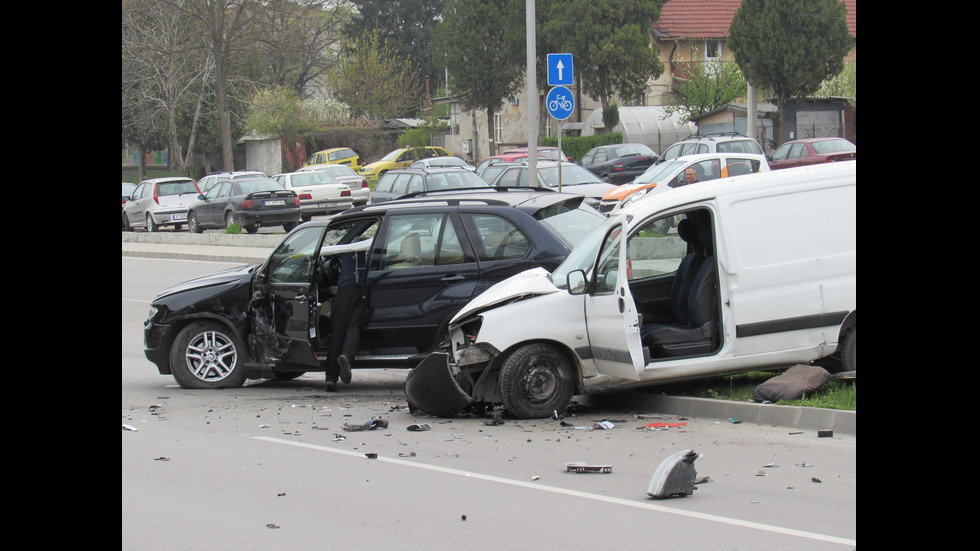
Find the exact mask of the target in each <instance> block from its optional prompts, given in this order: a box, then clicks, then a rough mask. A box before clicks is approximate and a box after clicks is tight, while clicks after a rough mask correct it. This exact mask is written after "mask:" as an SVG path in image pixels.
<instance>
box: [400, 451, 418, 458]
mask: <svg viewBox="0 0 980 551" xmlns="http://www.w3.org/2000/svg"><path fill="white" fill-rule="evenodd" d="M398 457H415V452H408V453H405V452H398Z"/></svg>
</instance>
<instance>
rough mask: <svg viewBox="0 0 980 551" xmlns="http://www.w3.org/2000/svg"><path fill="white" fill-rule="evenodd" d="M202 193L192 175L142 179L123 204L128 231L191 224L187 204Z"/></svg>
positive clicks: (177, 227)
mask: <svg viewBox="0 0 980 551" xmlns="http://www.w3.org/2000/svg"><path fill="white" fill-rule="evenodd" d="M200 194H201V190H200V189H198V187H197V183H195V182H194V180H191V179H190V178H180V177H170V178H153V179H150V180H143V181H142V182H140V184H139V185H138V186H136V189H135V190H134V191H133V194H132V195H131V196H130V198H129V200H128V201H126V205H125V206H124V207H123V223H124V224H125V225H126V228H125V229H127V230H132V229H133V228H145V229H146V230H147V231H151V232H155V231H157V230H159V229H160V228H161V227H164V226H172V227H173V228H174V229H175V230H179V229H180V228H181V226H183V225H184V224H186V223H187V207H189V206H190V205H191V203H193V202H195V201H197V196H198V195H200Z"/></svg>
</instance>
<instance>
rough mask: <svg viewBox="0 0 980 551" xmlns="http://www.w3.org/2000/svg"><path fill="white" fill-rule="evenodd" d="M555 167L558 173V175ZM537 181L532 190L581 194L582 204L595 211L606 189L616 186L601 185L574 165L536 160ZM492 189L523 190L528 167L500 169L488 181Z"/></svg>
mask: <svg viewBox="0 0 980 551" xmlns="http://www.w3.org/2000/svg"><path fill="white" fill-rule="evenodd" d="M559 166H560V167H561V172H560V173H559ZM537 173H538V174H537V175H538V182H537V183H536V184H534V185H533V187H544V188H550V189H553V190H555V191H563V192H565V193H574V194H576V195H584V196H585V203H586V204H587V205H589V206H590V207H592V208H594V209H598V208H599V201H600V200H601V199H602V196H603V195H605V194H606V193H607V192H608V191H609V190H610V189H614V188H615V187H616V186H615V185H613V184H610V183H608V182H603V181H602V179H601V178H599V177H598V176H596V175H595V174H592V173H591V172H589V171H588V170H586V169H584V168H582V167H581V166H579V165H577V164H574V163H557V162H554V161H541V160H539V161H538V164H537ZM490 185H491V186H493V187H527V186H529V185H531V184H529V183H528V167H527V165H524V164H520V165H515V166H508V167H506V168H504V169H503V170H502V171H501V172H500V173H499V174H497V176H496V177H495V178H494V179H493V180H492V181H491V182H490Z"/></svg>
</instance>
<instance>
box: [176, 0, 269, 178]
mask: <svg viewBox="0 0 980 551" xmlns="http://www.w3.org/2000/svg"><path fill="white" fill-rule="evenodd" d="M169 2H170V3H171V4H172V5H173V6H175V7H177V8H178V9H180V10H182V11H184V13H186V14H187V15H188V16H190V17H191V18H192V19H193V20H194V21H196V22H197V24H198V25H200V28H201V29H202V35H203V38H204V43H205V47H206V51H207V53H208V54H210V55H211V57H212V58H213V59H214V95H215V104H216V105H215V107H216V110H217V116H218V129H219V135H220V138H221V156H222V160H223V162H224V170H226V171H229V172H230V171H233V170H234V169H235V163H234V154H233V152H234V150H233V144H234V140H233V139H232V121H231V116H232V110H233V109H232V106H231V102H232V96H233V93H234V84H233V77H234V75H235V64H236V62H238V61H239V58H240V57H241V56H243V55H244V54H247V53H249V52H250V50H251V49H252V48H253V47H254V44H255V42H256V37H257V36H258V35H259V34H261V28H260V27H259V26H257V25H256V24H255V22H256V18H257V16H258V15H259V14H260V13H261V11H260V8H261V6H260V2H259V0H169Z"/></svg>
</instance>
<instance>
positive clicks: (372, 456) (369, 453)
mask: <svg viewBox="0 0 980 551" xmlns="http://www.w3.org/2000/svg"><path fill="white" fill-rule="evenodd" d="M364 457H367V458H368V459H377V458H378V454H376V453H374V452H368V453H366V454H364Z"/></svg>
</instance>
